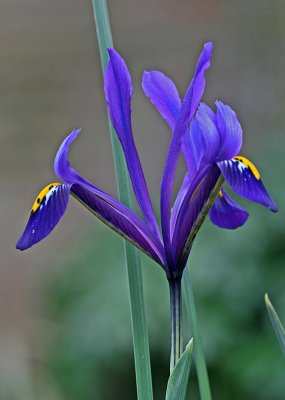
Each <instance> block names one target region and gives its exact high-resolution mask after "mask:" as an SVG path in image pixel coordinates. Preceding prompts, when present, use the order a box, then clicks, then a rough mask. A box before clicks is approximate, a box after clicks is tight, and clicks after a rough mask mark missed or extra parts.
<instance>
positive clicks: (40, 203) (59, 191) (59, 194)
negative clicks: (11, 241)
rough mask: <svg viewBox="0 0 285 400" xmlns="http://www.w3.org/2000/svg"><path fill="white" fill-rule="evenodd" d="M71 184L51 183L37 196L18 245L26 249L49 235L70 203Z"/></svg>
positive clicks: (18, 247)
mask: <svg viewBox="0 0 285 400" xmlns="http://www.w3.org/2000/svg"><path fill="white" fill-rule="evenodd" d="M70 187H71V186H70V185H68V184H67V185H66V184H63V185H61V184H58V183H50V184H49V185H47V186H46V187H45V188H44V189H43V190H42V191H41V192H40V194H39V195H38V196H37V199H36V201H35V203H34V205H33V207H32V211H31V215H30V218H29V220H28V222H27V225H26V228H25V230H24V232H23V234H22V236H21V237H20V239H19V240H18V242H17V244H16V247H17V249H19V250H26V249H28V248H29V247H31V246H33V245H34V244H36V243H38V242H40V241H41V240H42V239H44V238H45V237H46V236H48V235H49V234H50V233H51V232H52V231H53V230H54V228H55V227H56V225H57V224H58V222H59V220H60V219H61V217H62V216H63V214H64V213H65V210H66V208H67V205H68V200H69V192H70Z"/></svg>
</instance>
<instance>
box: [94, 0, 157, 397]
mask: <svg viewBox="0 0 285 400" xmlns="http://www.w3.org/2000/svg"><path fill="white" fill-rule="evenodd" d="M92 5H93V10H94V17H95V23H96V31H97V37H98V44H99V49H100V58H101V63H102V69H103V71H105V68H106V65H107V61H108V53H107V47H113V41H112V33H111V27H110V21H109V14H108V8H107V2H106V0H92ZM109 128H110V134H111V140H112V146H113V154H114V161H115V169H116V176H117V186H118V191H119V197H120V201H121V202H122V203H124V204H125V205H126V206H127V207H129V208H131V209H133V208H134V202H133V197H132V191H131V185H130V179H129V175H128V169H127V167H126V163H125V159H124V155H123V152H122V148H121V145H120V142H119V139H118V137H117V135H116V133H115V131H114V129H113V128H112V124H111V122H110V120H109ZM125 253H126V259H127V271H128V281H129V292H130V306H131V317H132V330H133V343H134V356H135V369H136V381H137V395H138V400H152V399H153V393H152V379H151V368H150V355H149V344H148V332H147V326H146V317H145V306H144V294H143V282H142V272H141V264H140V254H139V252H138V250H137V249H135V248H134V247H133V246H132V245H131V244H130V243H125Z"/></svg>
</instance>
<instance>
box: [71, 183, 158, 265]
mask: <svg viewBox="0 0 285 400" xmlns="http://www.w3.org/2000/svg"><path fill="white" fill-rule="evenodd" d="M71 193H72V194H73V195H74V196H75V198H77V199H78V200H79V201H80V202H81V203H82V204H83V205H84V206H85V207H87V208H88V209H89V211H91V212H92V213H93V214H95V215H96V216H97V217H98V218H99V219H100V220H101V221H102V222H104V223H105V224H106V225H108V226H109V227H111V228H112V229H113V230H114V231H116V232H117V233H119V234H120V235H121V236H123V237H124V238H125V239H127V240H129V241H130V242H131V243H132V244H134V245H135V246H137V247H138V248H140V249H141V250H143V251H144V252H145V253H147V254H148V255H149V256H150V257H151V258H153V259H154V260H155V261H156V262H158V263H159V264H161V265H162V266H163V265H164V264H165V257H164V249H163V247H162V245H161V243H160V242H159V241H158V240H157V238H156V237H155V236H154V235H153V234H152V232H151V231H150V230H149V228H148V227H147V225H146V224H145V223H144V222H143V221H142V220H141V219H140V218H139V217H138V216H137V215H136V214H134V213H133V212H132V211H131V210H130V209H128V208H127V207H125V206H124V205H122V204H121V203H119V202H116V201H113V202H112V204H110V203H108V202H107V201H106V196H102V194H101V193H100V192H99V191H98V190H96V189H95V188H90V187H88V186H86V185H80V184H74V185H72V188H71ZM116 203H117V204H116Z"/></svg>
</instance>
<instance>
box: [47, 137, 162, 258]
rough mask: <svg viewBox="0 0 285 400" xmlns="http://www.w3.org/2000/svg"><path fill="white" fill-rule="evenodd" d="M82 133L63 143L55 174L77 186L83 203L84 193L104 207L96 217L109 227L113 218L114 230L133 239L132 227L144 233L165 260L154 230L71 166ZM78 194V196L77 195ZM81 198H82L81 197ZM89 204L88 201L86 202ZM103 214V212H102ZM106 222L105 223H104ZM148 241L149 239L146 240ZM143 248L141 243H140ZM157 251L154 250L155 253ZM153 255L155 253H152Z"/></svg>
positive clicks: (73, 188) (76, 190)
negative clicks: (75, 143) (73, 147)
mask: <svg viewBox="0 0 285 400" xmlns="http://www.w3.org/2000/svg"><path fill="white" fill-rule="evenodd" d="M79 132H80V131H79V130H76V131H73V132H71V134H70V135H69V136H67V138H66V139H65V140H64V141H63V143H62V145H61V146H60V148H59V150H58V152H57V155H56V158H55V163H54V167H55V172H56V174H57V175H58V177H59V178H61V179H64V180H65V181H66V182H68V183H72V184H76V185H73V186H72V192H74V193H75V192H76V195H77V196H78V197H79V198H81V197H82V201H83V202H85V200H84V193H85V194H86V196H87V197H88V196H89V197H88V199H89V200H88V201H91V200H90V196H91V198H92V199H93V203H92V204H93V206H94V207H95V201H97V203H98V207H100V210H101V211H102V210H103V208H102V207H103V205H104V207H105V208H104V209H105V212H104V214H102V215H101V214H100V213H99V211H98V210H97V209H96V210H95V208H92V207H91V209H92V210H93V211H94V212H95V213H96V215H100V218H101V219H102V220H104V219H106V223H107V224H108V225H110V224H111V220H110V218H111V219H112V217H113V218H114V221H113V223H112V224H113V229H114V230H116V231H118V232H119V233H120V234H122V232H123V233H124V235H125V236H127V237H130V238H131V236H132V235H131V229H132V228H131V227H132V226H134V227H135V228H133V229H134V230H136V231H137V230H139V231H141V232H142V233H143V235H144V236H145V237H148V238H149V242H150V246H153V248H154V249H157V254H159V256H156V257H154V255H153V258H155V259H156V260H157V258H159V259H164V249H163V246H162V242H161V240H159V239H158V238H157V237H156V236H155V235H154V233H153V232H152V230H150V229H149V228H148V226H147V225H146V224H145V223H144V222H143V221H142V220H141V219H140V218H139V217H138V216H137V215H136V214H135V213H134V212H133V211H131V210H130V209H129V208H128V207H126V206H125V205H124V204H122V203H121V202H120V201H118V200H116V199H114V198H113V197H112V196H110V195H108V194H107V193H105V192H103V191H102V190H100V189H98V188H97V187H96V186H94V185H93V184H92V183H90V182H89V181H87V180H86V179H84V178H83V177H82V176H81V175H79V174H78V172H77V171H75V170H74V169H73V168H72V167H71V166H70V164H69V161H68V151H69V147H70V145H71V143H72V142H73V141H74V140H75V139H76V137H77V135H78V133H79ZM77 192H78V194H77ZM90 193H91V194H90ZM80 196H81V197H80ZM86 202H87V200H86ZM102 212H103V211H102ZM118 215H122V220H123V221H124V223H123V225H125V226H127V225H126V224H127V223H126V222H125V221H129V229H128V230H127V231H124V228H123V225H122V226H121V225H118V223H119V222H120V221H119V220H118ZM103 222H104V221H103ZM132 240H134V238H132V239H131V241H132ZM144 240H148V239H144ZM138 244H139V245H141V247H143V245H142V244H141V243H138ZM145 251H147V252H148V253H151V250H150V249H149V248H148V250H146V249H145ZM155 251H156V250H154V252H155ZM152 254H154V253H153V251H152Z"/></svg>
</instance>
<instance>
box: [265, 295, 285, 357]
mask: <svg viewBox="0 0 285 400" xmlns="http://www.w3.org/2000/svg"><path fill="white" fill-rule="evenodd" d="M265 305H266V308H267V311H268V314H269V318H270V320H271V323H272V326H273V329H274V331H275V334H276V336H277V339H278V341H279V344H280V347H281V350H282V351H283V354H284V355H285V330H284V327H283V325H282V323H281V321H280V319H279V317H278V314H277V312H276V311H275V308H274V307H273V305H272V303H271V301H270V300H269V297H268V294H267V293H265Z"/></svg>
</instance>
